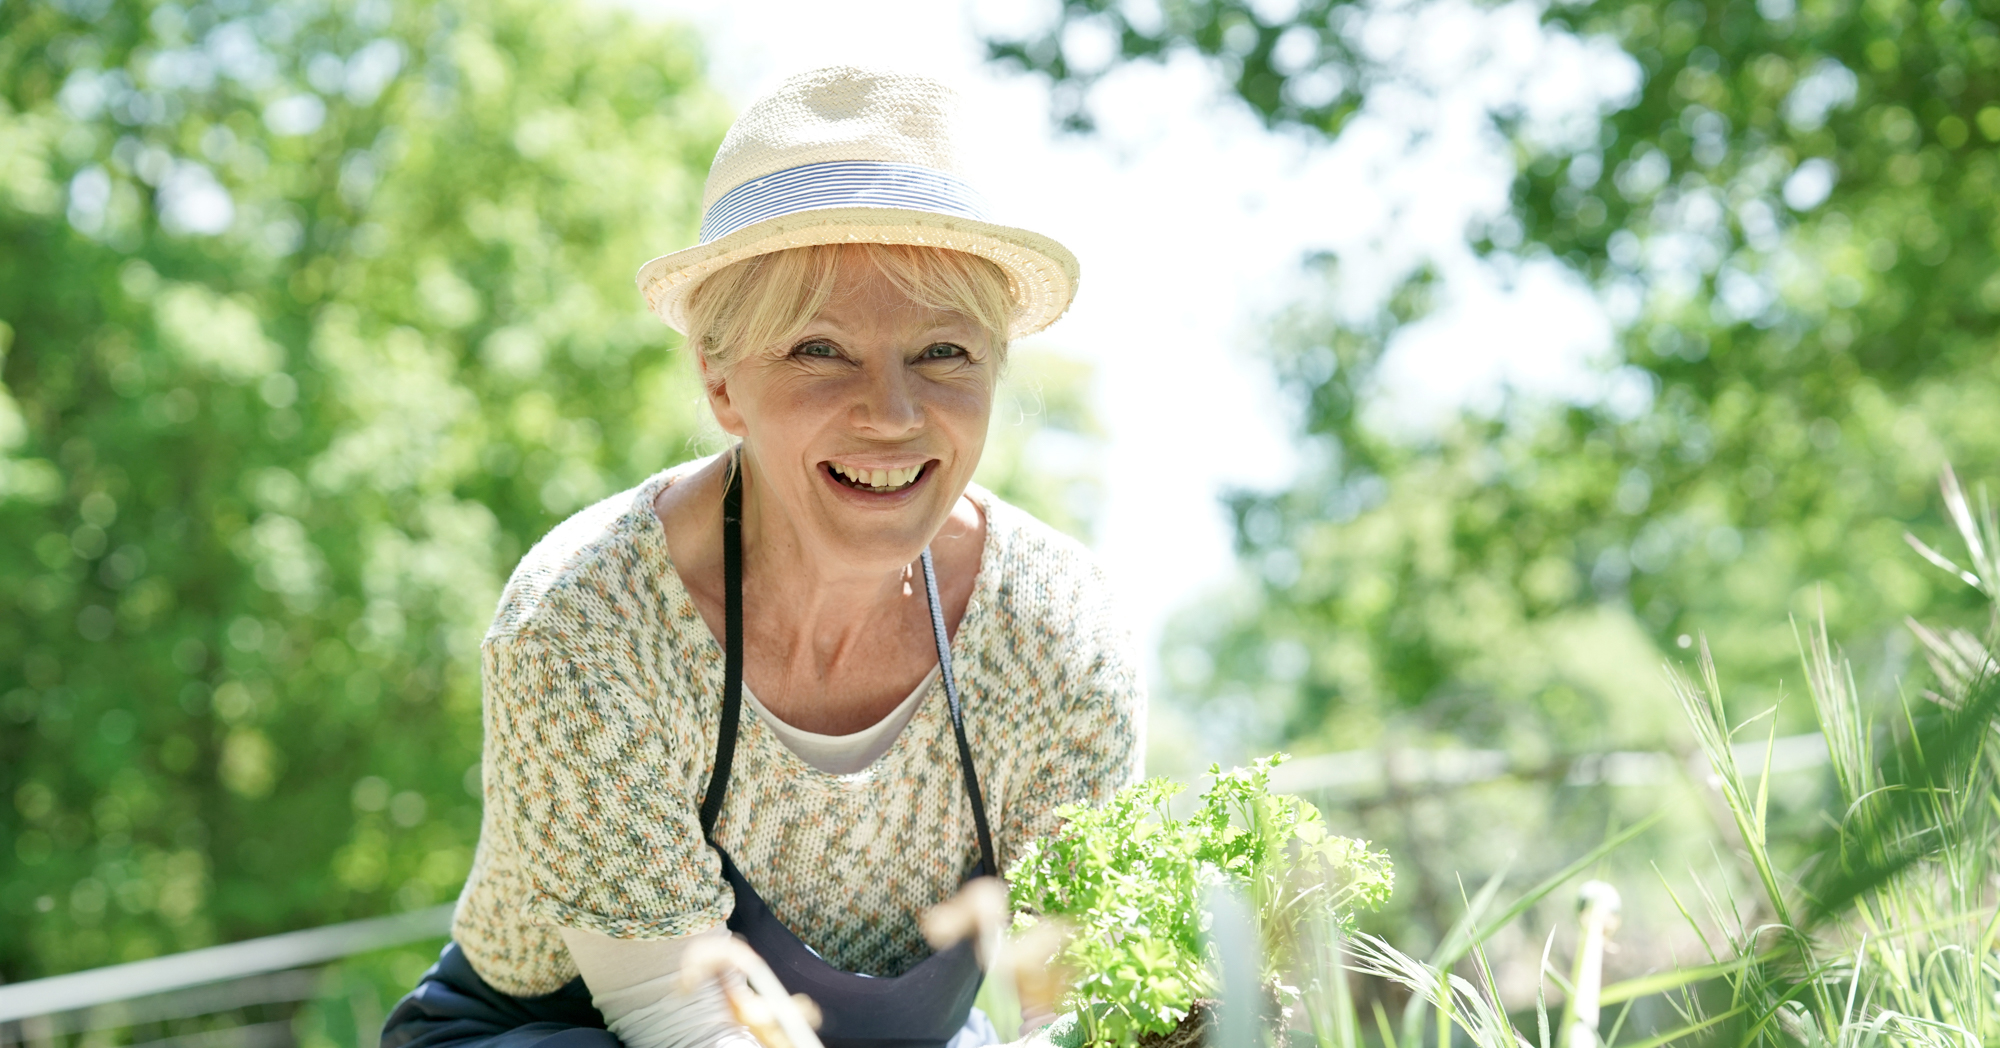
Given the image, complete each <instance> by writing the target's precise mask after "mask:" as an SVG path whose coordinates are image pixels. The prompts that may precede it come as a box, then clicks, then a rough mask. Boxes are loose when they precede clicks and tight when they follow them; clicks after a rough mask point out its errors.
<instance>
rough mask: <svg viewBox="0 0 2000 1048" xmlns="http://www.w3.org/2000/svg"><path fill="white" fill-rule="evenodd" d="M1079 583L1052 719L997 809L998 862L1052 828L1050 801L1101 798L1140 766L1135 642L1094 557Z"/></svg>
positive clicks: (1141, 721) (1142, 721)
mask: <svg viewBox="0 0 2000 1048" xmlns="http://www.w3.org/2000/svg"><path fill="white" fill-rule="evenodd" d="M1080 588H1082V589H1084V590H1085V591H1086V592H1089V593H1091V594H1092V598H1091V599H1090V600H1088V601H1087V602H1086V603H1085V604H1084V606H1083V608H1082V609H1081V610H1080V612H1079V614H1078V615H1077V618H1076V620H1075V622H1074V623H1073V626H1072V628H1071V629H1070V630H1068V631H1067V632H1068V634H1069V636H1070V637H1072V638H1074V640H1073V641H1072V644H1071V645H1070V646H1069V651H1068V655H1067V658H1066V659H1065V665H1064V667H1063V673H1062V674H1061V675H1060V676H1061V677H1062V678H1065V681H1064V685H1065V686H1064V687H1063V688H1062V689H1061V690H1060V692H1059V696H1058V703H1059V705H1058V706H1057V709H1056V711H1055V713H1054V724H1053V727H1052V729H1051V730H1050V731H1049V732H1048V733H1047V735H1045V736H1044V738H1045V739H1046V740H1047V741H1046V744H1045V745H1043V746H1041V747H1040V748H1039V749H1038V751H1037V755H1036V757H1035V759H1034V760H1033V761H1032V762H1031V763H1030V764H1029V765H1028V767H1027V773H1026V777H1025V779H1024V781H1022V782H1021V783H1020V784H1019V785H1018V786H1017V787H1016V788H1015V789H1014V791H1013V798H1012V799H1011V800H1010V802H1009V804H1008V809H1007V812H1006V814H1005V815H1004V816H1003V820H1002V827H1003V828H1002V829H1001V831H1000V832H1001V842H1000V848H1001V850H1002V856H1001V860H1000V861H1001V864H1002V865H1003V866H1007V865H1011V864H1012V863H1013V861H1014V859H1015V857H1016V856H1018V855H1019V854H1020V849H1021V848H1022V847H1023V846H1025V845H1026V844H1027V843H1028V842H1029V841H1032V840H1035V839H1037V838H1041V837H1046V836H1048V835H1049V834H1051V833H1054V832H1055V831H1056V830H1057V829H1058V827H1059V825H1060V819H1059V818H1058V817H1057V816H1056V809H1058V808H1061V807H1062V806H1064V805H1067V804H1084V805H1098V804H1103V803H1104V802H1105V801H1107V800H1109V799H1110V797H1111V795H1112V794H1113V793H1116V792H1117V791H1118V790H1119V789H1120V788H1122V787H1124V786H1127V785H1130V784H1131V783H1133V782H1136V781H1138V779H1139V776H1140V775H1141V774H1142V773H1143V771H1144V760H1145V749H1144V747H1145V734H1146V695H1145V687H1144V684H1143V683H1142V682H1141V680H1140V677H1139V668H1138V657H1137V650H1136V645H1135V644H1134V642H1133V639H1132V634H1131V631H1130V630H1129V629H1128V628H1127V627H1126V625H1125V623H1124V622H1123V621H1122V619H1120V617H1119V616H1118V615H1117V613H1116V610H1115V607H1114V603H1113V601H1112V599H1111V596H1110V591H1109V587H1108V586H1107V585H1106V584H1105V582H1104V580H1103V578H1102V576H1101V574H1100V573H1099V572H1098V570H1097V569H1096V568H1095V566H1094V565H1093V566H1092V567H1091V569H1090V572H1089V579H1088V584H1086V585H1085V586H1082V587H1080Z"/></svg>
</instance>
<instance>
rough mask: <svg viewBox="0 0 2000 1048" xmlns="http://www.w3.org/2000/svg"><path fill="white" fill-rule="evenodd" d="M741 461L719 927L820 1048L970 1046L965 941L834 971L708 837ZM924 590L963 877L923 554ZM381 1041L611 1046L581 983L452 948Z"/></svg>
mask: <svg viewBox="0 0 2000 1048" xmlns="http://www.w3.org/2000/svg"><path fill="white" fill-rule="evenodd" d="M741 461H742V460H741V457H740V455H739V457H738V458H737V460H736V462H734V463H732V464H731V469H730V471H729V473H730V475H729V482H728V486H727V487H726V488H725V489H724V491H723V497H722V517H723V527H722V560H723V574H724V577H725V582H726V585H727V603H726V604H725V607H724V630H723V633H724V638H723V652H724V658H725V662H724V690H723V705H722V720H721V725H720V727H719V728H718V730H717V735H716V742H715V768H714V770H713V772H711V774H710V776H709V780H708V790H707V791H706V792H705V793H704V794H703V795H702V802H701V832H702V836H703V837H704V838H706V839H707V840H708V842H709V845H710V846H711V847H713V848H715V850H716V853H717V854H719V855H720V856H721V857H722V875H723V876H724V877H725V878H726V879H727V880H728V881H729V887H730V889H731V890H732V891H733V892H734V893H735V896H736V908H735V910H734V911H733V912H732V913H731V914H730V915H729V922H728V923H729V929H730V930H731V931H733V932H735V933H736V934H737V935H740V936H742V937H743V938H744V939H745V940H746V941H748V942H749V944H750V946H751V948H752V949H755V950H756V951H757V955H758V956H760V957H762V958H763V959H764V962H765V963H766V964H768V965H770V966H771V970H772V972H774V973H775V974H776V975H777V976H778V980H779V981H780V982H782V983H784V984H785V989H787V990H789V991H791V992H793V993H803V994H805V995H806V996H808V997H811V998H812V999H813V1003H815V1004H817V1005H819V1009H820V1015H821V1017H822V1023H821V1026H820V1030H819V1035H820V1040H821V1041H823V1042H824V1043H825V1044H826V1048H975V1046H979V1045H988V1044H993V1043H995V1042H996V1041H997V1040H998V1039H999V1038H998V1037H996V1036H995V1035H994V1033H993V1027H992V1024H991V1023H989V1022H987V1021H986V1017H985V1016H984V1015H980V1014H978V1013H975V1012H974V1011H973V1010H972V1001H973V998H974V997H976V996H978V993H979V982H980V977H981V976H980V970H979V964H978V961H977V959H976V958H975V957H974V955H973V952H972V944H971V943H970V942H962V943H959V944H958V945H957V946H954V947H952V948H950V949H948V950H944V951H941V952H938V953H934V954H932V955H931V956H929V957H926V958H924V959H923V960H922V961H919V962H918V963H917V965H916V966H915V967H913V968H911V969H910V970H908V971H906V972H904V973H903V974H901V975H896V976H885V977H875V976H868V975H861V974H858V973H855V972H848V971H842V970H841V969H838V968H835V967H834V966H833V965H831V964H829V963H827V961H826V959H825V958H823V957H821V956H820V955H819V954H818V953H817V952H815V951H814V950H813V949H812V947H810V946H807V945H806V944H805V943H804V942H802V941H800V939H799V937H798V936H796V935H794V934H792V930H791V929H790V928H787V927H785V925H784V923H783V922H781V921H779V920H778V918H777V917H776V916H775V915H773V914H772V913H771V910H770V907H768V906H766V905H765V903H764V900H763V898H762V897H760V896H759V895H758V894H757V890H756V889H755V888H752V887H751V886H750V882H749V881H747V880H745V879H744V877H743V874H742V873H741V872H740V871H738V870H737V868H736V863H735V861H734V860H732V859H731V858H730V857H729V853H728V852H726V851H723V849H722V847H721V845H719V844H716V843H715V838H714V834H713V831H714V828H715V821H716V818H717V817H718V816H720V815H721V814H722V799H723V796H724V795H725V794H726V793H727V792H728V790H729V771H730V765H731V764H732V763H733V762H734V760H735V755H736V730H737V723H738V721H739V720H740V719H741V717H742V710H743V537H742V519H743V480H742V475H741V474H742V469H741ZM922 560H923V568H924V596H925V598H926V599H928V600H929V602H930V611H931V632H932V634H933V636H934V639H935V641H936V644H937V653H938V669H939V671H940V672H939V676H940V677H941V678H942V679H943V681H944V690H945V698H946V699H947V701H948V702H949V703H950V707H951V730H952V734H953V735H954V736H955V737H956V739H957V742H958V760H959V770H960V771H961V773H962V774H963V776H964V779H965V791H966V796H967V798H968V799H969V800H970V801H971V802H972V822H973V827H974V829H975V830H976V831H977V833H978V836H979V854H980V858H981V861H980V862H979V864H978V865H976V866H975V867H974V868H973V870H972V872H971V873H970V874H968V875H967V879H971V878H972V877H977V876H980V875H981V874H982V873H984V872H985V871H988V870H996V869H998V868H999V864H998V863H997V862H995V861H994V852H993V836H992V831H991V830H990V828H989V827H988V824H987V821H986V805H985V803H984V800H983V799H982V797H981V794H980V791H979V778H978V776H977V774H975V773H974V771H973V768H972V747H971V746H970V745H969V744H968V743H967V742H966V739H965V718H964V714H963V711H962V709H961V707H960V705H959V700H958V682H957V681H956V680H955V679H954V678H953V676H952V667H951V644H950V641H949V640H948V639H947V638H946V634H945V628H944V606H943V604H942V603H941V602H940V601H939V600H938V589H937V572H936V569H935V568H934V567H933V566H932V564H931V553H930V550H928V549H926V550H925V551H924V553H923V558H922ZM382 1048H619V1045H618V1039H617V1038H616V1037H614V1036H612V1035H611V1033H610V1032H609V1031H607V1030H605V1029H604V1019H603V1016H601V1015H599V1014H598V1011H597V1009H596V1008H595V1007H593V1006H592V1005H591V1003H590V991H589V990H588V989H587V988H586V987H585V986H584V983H583V979H582V978H581V977H578V978H576V979H572V980H570V982H569V983H568V984H567V985H565V986H564V987H563V988H562V989H560V990H557V991H556V992H554V993H551V994H547V995H545V996H541V997H510V996H508V995H506V994H503V993H500V992H499V991H497V990H494V989H493V988H492V987H490V986H488V985H486V982H485V980H483V979H481V978H480V977H479V974H478V973H477V972H475V971H473V970H472V966H471V964H469V963H468V962H467V961H466V959H465V955H464V953H463V952H462V951H460V950H459V948H458V944H457V943H450V944H447V945H446V946H445V948H444V953H443V955H441V956H440V957H439V959H438V963H437V964H435V965H433V966H432V967H431V968H430V970H429V971H426V972H425V973H424V977H423V979H422V981H420V982H419V983H418V984H417V988H416V989H415V990H413V991H411V992H410V994H409V995H408V996H406V997H404V998H403V999H402V1000H401V1001H400V1002H398V1003H397V1005H396V1009H395V1011H393V1012H391V1013H390V1015H389V1019H388V1021H387V1022H386V1023H384V1024H383V1028H382Z"/></svg>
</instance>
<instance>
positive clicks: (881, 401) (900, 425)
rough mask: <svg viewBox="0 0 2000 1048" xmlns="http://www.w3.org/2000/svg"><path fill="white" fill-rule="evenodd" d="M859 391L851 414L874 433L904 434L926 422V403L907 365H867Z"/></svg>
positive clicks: (856, 422) (894, 435)
mask: <svg viewBox="0 0 2000 1048" xmlns="http://www.w3.org/2000/svg"><path fill="white" fill-rule="evenodd" d="M897 363H898V364H900V363H901V362H900V361H898V362H897ZM858 393H859V395H858V396H857V397H856V400H855V404H854V409H853V416H852V417H853V419H854V422H855V424H856V425H857V426H859V427H860V428H862V429H864V430H867V431H868V432H869V433H870V434H872V435H874V436H877V437H887V438H893V437H901V436H904V435H906V434H908V433H910V432H911V431H913V430H916V429H918V428H921V427H922V426H923V424H924V406H923V403H922V401H921V400H920V399H919V398H918V391H917V389H916V383H915V381H914V379H913V376H911V375H910V374H909V370H908V369H907V368H903V367H899V366H894V365H892V366H888V367H871V368H868V369H867V370H866V372H865V373H864V377H863V379H862V388H861V389H860V390H859V391H858Z"/></svg>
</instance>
